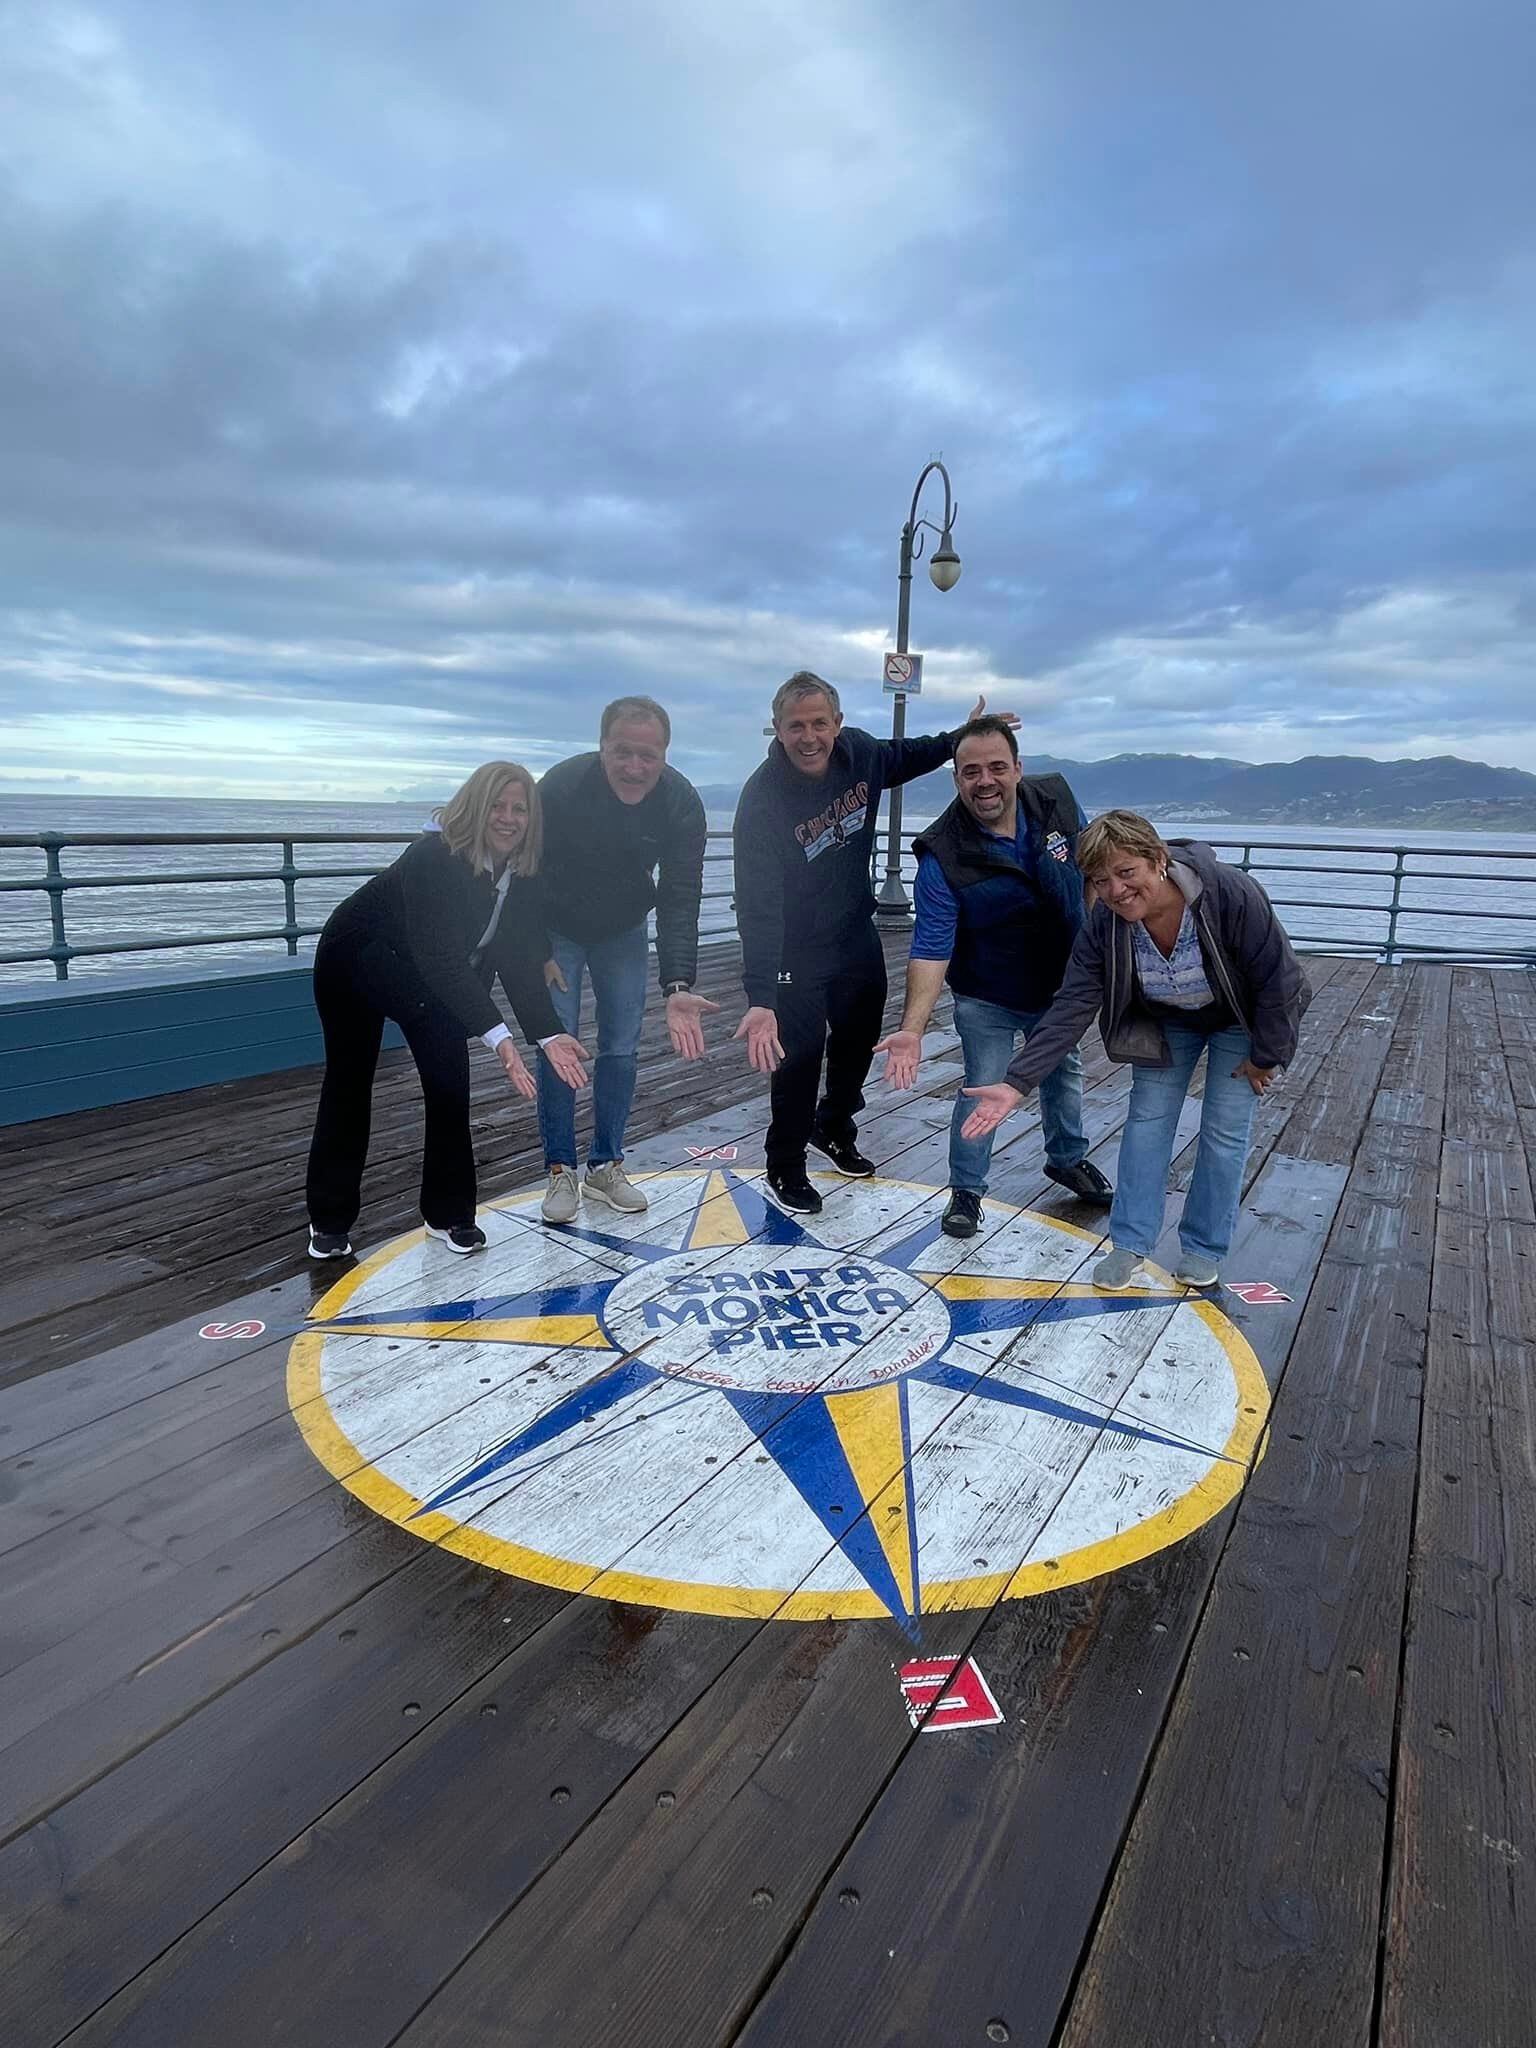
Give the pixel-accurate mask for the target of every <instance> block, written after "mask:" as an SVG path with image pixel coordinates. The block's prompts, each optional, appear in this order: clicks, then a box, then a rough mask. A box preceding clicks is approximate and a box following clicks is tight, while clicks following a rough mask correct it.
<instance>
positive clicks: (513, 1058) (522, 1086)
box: [496, 1038, 539, 1102]
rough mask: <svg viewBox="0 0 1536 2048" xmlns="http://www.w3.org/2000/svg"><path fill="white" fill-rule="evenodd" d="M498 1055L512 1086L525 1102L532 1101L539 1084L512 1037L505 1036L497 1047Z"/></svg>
mask: <svg viewBox="0 0 1536 2048" xmlns="http://www.w3.org/2000/svg"><path fill="white" fill-rule="evenodd" d="M496 1057H497V1059H499V1060H500V1061H501V1064H502V1069H503V1071H504V1072H505V1074H506V1077H507V1079H508V1080H509V1081H510V1082H511V1083H512V1086H513V1087H514V1088H515V1089H516V1090H517V1092H518V1094H519V1095H521V1096H522V1098H523V1100H524V1101H525V1102H531V1101H532V1100H533V1098H534V1096H535V1095H537V1094H538V1092H539V1091H538V1086H537V1084H536V1083H535V1081H534V1078H533V1076H532V1074H530V1073H529V1071H528V1069H527V1067H526V1066H524V1064H523V1056H522V1054H521V1053H520V1052H519V1051H518V1049H517V1047H516V1046H515V1045H514V1044H513V1043H512V1041H511V1039H510V1038H504V1039H503V1040H502V1041H501V1043H500V1045H498V1046H497V1048H496Z"/></svg>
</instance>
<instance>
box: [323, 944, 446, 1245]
mask: <svg viewBox="0 0 1536 2048" xmlns="http://www.w3.org/2000/svg"><path fill="white" fill-rule="evenodd" d="M315 1007H316V1009H317V1010H318V1011H319V1012H320V1026H321V1029H322V1030H323V1031H324V1033H325V1080H324V1081H323V1083H322V1084H321V1088H320V1108H319V1111H318V1112H317V1114H316V1117H315V1135H314V1137H313V1139H312V1140H311V1141H310V1147H309V1173H308V1177H307V1180H306V1194H307V1198H308V1202H309V1220H310V1222H311V1223H312V1224H313V1225H314V1227H315V1229H316V1230H323V1231H346V1230H350V1229H351V1228H352V1225H353V1224H354V1223H355V1222H356V1221H357V1212H358V1210H359V1208H360V1207H361V1206H362V1185H363V1167H364V1165H365V1164H366V1162H367V1158H368V1130H369V1124H370V1121H371V1118H372V1112H373V1076H374V1070H375V1068H376V1067H377V1065H378V1061H379V1045H380V1043H381V1041H382V1039H383V1036H384V1020H385V1018H386V1017H388V1018H392V1019H393V1020H394V1022H395V1023H397V1024H398V1025H399V1026H400V1029H401V1030H402V1031H403V1032H404V1034H405V1042H406V1044H407V1045H408V1046H409V1047H410V1049H411V1054H412V1057H413V1058H414V1059H415V1061H416V1071H417V1073H418V1074H419V1075H420V1076H421V1093H422V1098H423V1102H424V1104H425V1107H426V1123H427V1129H426V1141H425V1144H424V1146H423V1149H422V1159H421V1213H422V1216H423V1218H424V1219H425V1220H426V1221H427V1222H428V1223H431V1224H435V1225H436V1227H437V1228H438V1229H439V1230H452V1229H455V1228H456V1227H457V1226H458V1225H460V1224H464V1223H472V1222H473V1221H474V1218H475V1154H474V1147H473V1145H472V1144H471V1142H470V1135H469V1043H468V1040H467V1038H466V1036H465V1032H464V1026H463V1025H462V1024H461V1023H459V1022H458V1020H457V1019H456V1018H455V1017H454V1016H453V1015H452V1014H451V1012H450V1011H448V1010H447V1009H445V1008H444V1006H443V1005H442V1004H441V1003H440V1002H439V1001H438V1000H437V999H436V997H435V996H433V995H432V994H431V992H430V991H429V990H428V988H427V986H426V984H425V982H423V980H422V978H421V976H420V974H419V972H418V971H417V969H416V967H415V965H414V963H413V962H412V961H410V960H409V959H407V958H405V957H404V956H403V955H401V954H399V953H397V952H396V951H395V950H394V948H393V947H392V946H389V945H387V944H385V943H384V942H383V941H382V940H379V939H367V938H352V937H336V938H332V937H330V936H329V935H322V937H321V940H320V944H319V945H318V946H317V947H316V949H315Z"/></svg>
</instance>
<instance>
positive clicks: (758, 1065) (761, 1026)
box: [732, 1003, 784, 1074]
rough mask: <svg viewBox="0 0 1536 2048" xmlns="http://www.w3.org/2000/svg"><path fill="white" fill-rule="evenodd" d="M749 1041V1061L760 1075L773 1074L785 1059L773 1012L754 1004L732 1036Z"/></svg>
mask: <svg viewBox="0 0 1536 2048" xmlns="http://www.w3.org/2000/svg"><path fill="white" fill-rule="evenodd" d="M732 1035H733V1036H734V1037H736V1038H744V1039H745V1040H746V1041H747V1059H748V1061H749V1063H750V1064H751V1066H752V1067H753V1069H754V1070H755V1071H756V1072H757V1073H759V1074H771V1073H772V1072H773V1070H774V1068H775V1067H776V1066H777V1065H778V1064H779V1061H780V1060H781V1059H783V1057H784V1048H783V1046H782V1045H781V1044H780V1043H779V1020H778V1018H777V1017H776V1016H775V1015H774V1013H773V1011H772V1010H769V1009H766V1008H764V1006H763V1005H762V1004H761V1003H754V1004H753V1006H752V1008H751V1009H750V1010H748V1012H747V1014H746V1015H745V1017H743V1018H742V1020H741V1022H740V1023H739V1024H738V1025H737V1026H736V1029H735V1032H734V1033H733V1034H732Z"/></svg>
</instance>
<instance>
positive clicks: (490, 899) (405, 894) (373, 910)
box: [307, 761, 587, 1259]
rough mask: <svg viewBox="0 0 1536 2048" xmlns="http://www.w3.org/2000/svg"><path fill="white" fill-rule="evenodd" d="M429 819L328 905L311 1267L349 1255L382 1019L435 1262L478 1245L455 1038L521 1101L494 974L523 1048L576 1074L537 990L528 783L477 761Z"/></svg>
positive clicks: (502, 767)
mask: <svg viewBox="0 0 1536 2048" xmlns="http://www.w3.org/2000/svg"><path fill="white" fill-rule="evenodd" d="M434 816H435V818H436V821H437V829H436V830H434V831H430V832H427V833H425V834H423V836H422V837H421V838H420V839H416V840H413V841H412V843H411V844H410V845H409V846H408V847H407V848H406V849H405V851H404V853H402V854H401V855H400V858H399V859H398V860H397V861H395V862H394V863H393V865H392V866H390V867H387V868H386V869H385V870H384V871H383V873H382V874H378V875H375V876H374V877H373V878H372V879H371V880H370V881H367V882H365V883H364V884H363V886H362V888H361V889H359V890H357V892H356V893H355V894H354V895H351V896H349V897H348V898H347V899H346V901H345V902H344V903H339V904H338V905H337V906H336V908H335V910H333V911H332V912H331V915H330V918H329V920H328V921H327V923H326V927H325V930H324V931H323V932H322V933H321V935H320V943H319V945H318V946H317V947H316V949H315V1006H316V1008H317V1009H318V1010H319V1012H320V1022H321V1026H322V1028H323V1029H324V1032H325V1080H324V1083H323V1085H322V1087H321V1090H320V1108H319V1112H318V1114H317V1116H316V1119H315V1135H314V1138H313V1140H312V1142H311V1144H310V1150H309V1176H308V1183H307V1195H308V1202H309V1255H310V1257H311V1258H312V1259H340V1258H346V1257H348V1256H350V1254H351V1251H352V1246H351V1243H350V1241H349V1233H350V1232H351V1228H352V1225H353V1223H354V1222H355V1221H356V1220H357V1212H358V1208H359V1206H360V1201H361V1189H362V1178H363V1166H364V1163H365V1161H366V1159H367V1156H368V1124H369V1114H370V1108H371V1103H372V1095H373V1075H374V1068H375V1067H376V1066H377V1064H378V1057H379V1045H380V1041H381V1040H382V1038H383V1034H384V1020H385V1019H386V1018H387V1017H388V1018H393V1019H394V1021H395V1022H396V1023H397V1024H398V1025H399V1026H400V1029H401V1031H402V1032H403V1033H404V1034H405V1042H406V1044H407V1045H408V1046H409V1047H410V1049H411V1053H412V1055H413V1057H414V1059H415V1061H416V1070H417V1072H418V1073H419V1074H420V1076H421V1091H422V1096H423V1099H424V1102H425V1106H426V1141H425V1145H424V1148H423V1153H422V1166H421V1213H422V1218H423V1220H424V1221H425V1223H426V1226H427V1234H428V1236H429V1237H436V1238H440V1239H441V1240H442V1242H443V1243H444V1244H446V1245H447V1246H448V1249H449V1250H450V1251H454V1252H477V1251H479V1250H480V1248H481V1246H482V1245H483V1244H484V1243H485V1233H484V1231H482V1230H480V1229H479V1228H478V1227H477V1226H476V1223H475V1156H474V1149H473V1147H472V1145H471V1143H470V1135H469V1048H468V1043H467V1041H468V1040H469V1038H470V1037H471V1036H474V1035H478V1036H480V1037H481V1038H483V1039H484V1041H485V1043H486V1044H487V1045H488V1046H490V1047H491V1048H492V1050H493V1051H494V1052H495V1053H496V1055H497V1057H498V1058H499V1059H500V1061H501V1063H502V1065H503V1067H504V1068H505V1069H506V1073H507V1079H508V1080H509V1081H510V1082H511V1083H512V1086H513V1087H514V1088H515V1089H516V1090H517V1092H518V1094H519V1095H522V1096H526V1097H529V1098H531V1097H532V1096H533V1094H534V1093H535V1083H534V1079H533V1076H532V1075H531V1074H530V1073H529V1071H528V1069H527V1067H526V1066H525V1065H524V1064H523V1061H522V1058H521V1056H520V1055H519V1053H518V1050H517V1047H516V1046H515V1045H514V1044H513V1043H512V1034H511V1032H510V1031H509V1030H508V1029H507V1027H506V1025H505V1024H504V1023H503V1021H502V1017H501V1012H500V1011H499V1010H498V1009H497V1007H496V1005H495V1003H494V1002H492V1000H491V993H490V990H491V983H492V981H493V980H494V979H495V978H496V977H497V976H498V975H499V976H500V978H501V985H502V988H503V990H504V991H505V993H506V996H507V1000H508V1001H509V1002H510V1004H511V1005H512V1010H513V1013H514V1015H515V1016H516V1018H517V1021H518V1023H519V1024H520V1025H521V1026H522V1029H523V1034H524V1036H525V1037H526V1038H527V1039H528V1041H529V1042H530V1044H537V1045H538V1047H539V1048H540V1050H541V1051H542V1053H543V1055H544V1057H545V1059H546V1060H548V1062H549V1064H550V1067H551V1069H552V1070H553V1071H554V1072H555V1073H556V1074H558V1075H559V1077H560V1079H561V1080H562V1081H563V1082H564V1083H565V1084H566V1086H567V1087H570V1088H579V1087H580V1086H581V1085H582V1084H583V1083H584V1082H585V1080H586V1078H587V1075H586V1069H585V1067H584V1066H583V1065H582V1060H583V1057H584V1055H583V1053H582V1049H581V1047H580V1045H579V1044H578V1043H577V1042H576V1040H575V1039H574V1038H572V1037H570V1036H569V1035H568V1034H567V1033H565V1032H563V1031H562V1030H561V1029H560V1022H559V1019H558V1018H557V1017H556V1015H555V1012H554V1008H553V1006H552V1004H551V1003H550V1000H549V992H548V989H547V988H546V986H545V981H544V954H545V950H546V942H545V936H544V926H543V919H542V917H541V915H540V913H539V908H538V904H537V902H536V901H535V900H534V898H533V896H532V893H531V892H532V891H533V890H534V889H535V888H536V886H537V885H536V883H535V882H534V880H533V877H534V875H535V874H536V873H537V870H538V866H539V855H540V846H541V834H540V823H539V795H538V791H537V789H536V788H535V786H534V781H533V777H532V776H531V775H530V774H529V773H528V771H527V769H526V768H520V767H519V766H518V765H517V763H516V762H513V761H487V762H486V763H485V765H484V767H481V768H477V769H476V770H475V772H474V774H473V775H471V776H470V778H469V780H468V782H466V783H465V785H464V787H463V788H462V789H461V790H460V791H459V792H458V794H457V795H456V796H454V797H452V798H451V799H450V800H449V802H448V803H446V804H444V805H443V807H442V809H441V810H440V811H438V812H436V813H435V814H434Z"/></svg>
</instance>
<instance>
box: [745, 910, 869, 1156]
mask: <svg viewBox="0 0 1536 2048" xmlns="http://www.w3.org/2000/svg"><path fill="white" fill-rule="evenodd" d="M785 965H786V967H787V969H788V971H789V974H790V977H791V978H790V980H789V981H788V982H787V983H781V984H780V986H779V988H778V991H777V994H776V996H775V999H774V1011H775V1013H776V1015H777V1017H778V1020H779V1043H780V1044H781V1045H782V1046H783V1048H784V1058H783V1061H782V1062H781V1064H780V1066H779V1068H778V1071H777V1072H776V1073H775V1074H774V1077H773V1085H772V1089H771V1091H770V1095H769V1100H770V1102H771V1104H772V1111H773V1113H772V1116H771V1118H770V1120H769V1124H768V1142H767V1145H766V1147H765V1151H766V1155H767V1161H768V1165H769V1167H770V1169H771V1168H774V1167H794V1166H804V1164H805V1148H806V1144H807V1142H808V1140H809V1138H810V1135H811V1132H812V1130H813V1129H814V1128H817V1127H819V1128H820V1129H821V1130H822V1131H823V1132H824V1133H825V1134H826V1135H827V1136H828V1137H829V1138H842V1139H847V1140H852V1139H853V1138H854V1137H855V1136H856V1135H857V1133H856V1131H855V1129H854V1123H853V1119H854V1117H855V1116H856V1115H857V1114H858V1112H859V1111H860V1110H861V1109H862V1108H863V1107H864V1083H865V1081H866V1079H867V1078H868V1076H869V1063H870V1061H871V1059H872V1058H873V1057H874V1051H875V1041H876V1039H878V1038H879V1036H880V1032H881V1027H882V1025H883V1023H884V1020H885V995H886V975H885V952H884V949H883V948H882V946H881V944H880V936H879V933H878V932H877V931H876V930H875V927H874V925H873V924H872V923H871V924H869V925H867V926H866V927H865V928H864V931H863V932H862V933H861V934H860V935H859V937H857V938H856V939H855V940H854V941H853V942H852V944H850V946H849V947H848V948H847V950H846V952H845V953H844V954H843V955H842V956H841V958H839V959H837V960H836V961H829V960H826V959H822V960H819V961H814V962H812V963H810V964H809V965H802V964H800V963H797V962H796V961H794V960H790V961H787V962H786V963H785ZM823 1057H825V1060H826V1069H827V1077H826V1088H825V1091H824V1092H823V1094H822V1097H821V1102H820V1105H819V1107H818V1105H817V1101H816V1091H817V1089H818V1087H819V1086H820V1083H821V1069H822V1060H823Z"/></svg>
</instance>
